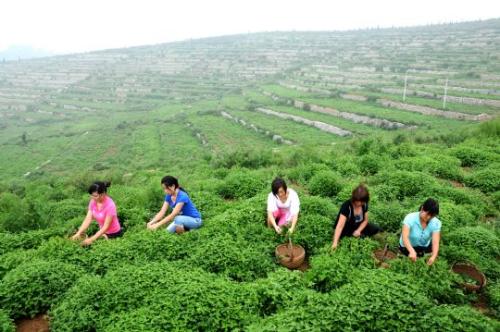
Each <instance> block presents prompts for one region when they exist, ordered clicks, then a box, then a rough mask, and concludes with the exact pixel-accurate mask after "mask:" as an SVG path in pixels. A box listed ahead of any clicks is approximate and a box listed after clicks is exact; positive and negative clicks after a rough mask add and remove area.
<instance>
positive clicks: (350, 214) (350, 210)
mask: <svg viewBox="0 0 500 332" xmlns="http://www.w3.org/2000/svg"><path fill="white" fill-rule="evenodd" d="M361 209H362V212H361V215H359V216H356V215H355V214H354V206H353V205H352V203H351V200H347V201H345V202H344V203H343V204H342V206H341V207H340V211H339V213H338V214H337V220H335V225H334V226H337V223H338V222H339V218H340V215H341V214H342V215H344V216H345V217H346V222H345V226H344V227H345V228H358V226H359V225H360V224H361V223H362V222H363V221H364V220H365V215H366V212H368V203H365V204H363V206H362V207H361Z"/></svg>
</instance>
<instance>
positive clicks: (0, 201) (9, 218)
mask: <svg viewBox="0 0 500 332" xmlns="http://www.w3.org/2000/svg"><path fill="white" fill-rule="evenodd" d="M42 226H43V225H42V224H40V223H39V219H38V217H37V216H36V215H35V214H34V213H33V211H32V209H31V207H30V205H29V204H28V203H27V202H26V201H25V200H23V199H22V198H19V197H18V196H16V195H14V194H11V193H8V192H6V193H3V194H1V195H0V231H6V232H22V231H27V230H32V229H37V228H40V227H42Z"/></svg>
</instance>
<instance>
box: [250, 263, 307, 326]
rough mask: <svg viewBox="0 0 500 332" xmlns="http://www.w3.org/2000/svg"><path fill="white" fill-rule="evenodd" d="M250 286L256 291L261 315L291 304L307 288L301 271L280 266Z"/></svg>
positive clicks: (266, 314)
mask: <svg viewBox="0 0 500 332" xmlns="http://www.w3.org/2000/svg"><path fill="white" fill-rule="evenodd" d="M248 286H249V287H251V288H252V290H253V291H255V292H256V295H257V297H258V299H259V305H260V314H261V316H270V315H273V314H275V313H276V312H278V311H280V310H282V309H286V308H287V307H288V306H289V305H291V304H292V303H293V301H294V300H295V299H296V298H297V297H298V296H299V295H298V293H300V292H301V290H305V287H306V281H305V280H304V278H302V273H301V272H298V271H290V270H288V269H286V268H278V269H277V270H276V271H274V272H271V273H269V274H268V276H267V278H265V279H258V280H256V281H255V282H253V283H251V284H248Z"/></svg>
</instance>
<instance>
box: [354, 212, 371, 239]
mask: <svg viewBox="0 0 500 332" xmlns="http://www.w3.org/2000/svg"><path fill="white" fill-rule="evenodd" d="M363 219H364V220H363V222H362V223H361V224H360V225H359V227H358V229H356V230H355V231H354V233H352V235H354V236H355V237H360V236H361V232H363V230H364V229H365V227H366V225H368V212H365V217H364V218H363Z"/></svg>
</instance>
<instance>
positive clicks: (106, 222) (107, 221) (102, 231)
mask: <svg viewBox="0 0 500 332" xmlns="http://www.w3.org/2000/svg"><path fill="white" fill-rule="evenodd" d="M112 221H113V216H111V215H107V216H106V219H104V225H103V226H102V228H101V229H100V230H99V231H98V232H97V233H95V234H94V235H92V236H91V237H89V238H88V239H85V240H84V241H83V242H82V244H83V245H86V246H88V245H90V244H92V242H94V241H95V240H97V239H98V238H100V237H101V236H103V235H104V234H106V232H107V231H108V229H109V226H111V222H112Z"/></svg>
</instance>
